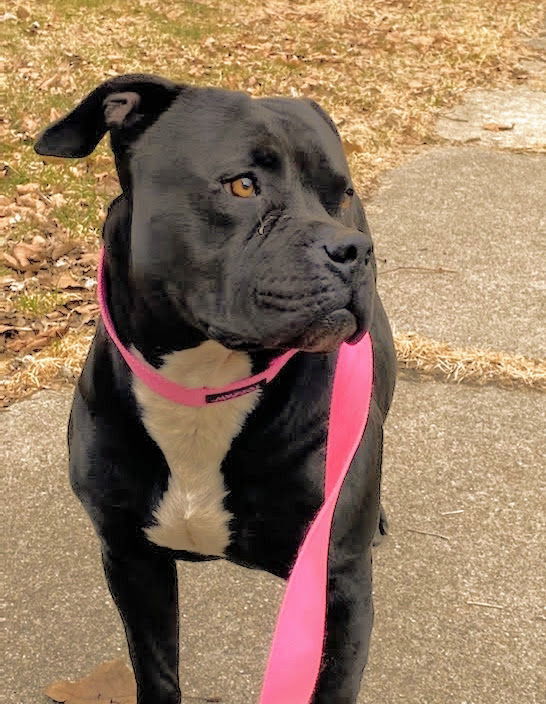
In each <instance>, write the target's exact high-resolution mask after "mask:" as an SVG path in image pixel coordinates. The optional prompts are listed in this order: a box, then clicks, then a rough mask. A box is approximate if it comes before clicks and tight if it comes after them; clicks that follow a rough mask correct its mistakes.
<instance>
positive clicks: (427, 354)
mask: <svg viewBox="0 0 546 704" xmlns="http://www.w3.org/2000/svg"><path fill="white" fill-rule="evenodd" d="M395 344H396V354H397V357H398V363H399V365H400V367H401V368H405V369H413V370H416V371H419V372H422V373H424V374H428V375H430V376H433V377H436V378H440V379H442V380H443V381H453V382H456V383H461V382H470V383H475V384H497V385H499V386H507V387H516V386H517V387H520V388H528V389H534V390H537V391H546V361H544V360H542V359H531V358H530V357H523V356H521V355H509V354H506V353H504V352H496V351H490V350H479V349H476V348H469V349H460V348H453V347H451V346H450V345H448V344H446V343H444V342H438V341H436V340H430V339H428V338H426V337H421V336H420V335H419V334H417V333H415V332H408V333H402V334H398V335H396V337H395Z"/></svg>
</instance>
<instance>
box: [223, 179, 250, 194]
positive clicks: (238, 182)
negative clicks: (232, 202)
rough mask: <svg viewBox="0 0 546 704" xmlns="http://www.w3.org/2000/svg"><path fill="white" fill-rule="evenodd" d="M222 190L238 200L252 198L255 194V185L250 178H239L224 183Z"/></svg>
mask: <svg viewBox="0 0 546 704" xmlns="http://www.w3.org/2000/svg"><path fill="white" fill-rule="evenodd" d="M224 188H225V189H226V191H228V193H231V194H232V195H234V196H237V197H238V198H252V196H255V195H256V194H257V192H258V191H257V189H256V184H255V183H254V181H253V180H252V179H251V178H250V176H239V178H236V179H234V180H233V181H228V182H227V183H224Z"/></svg>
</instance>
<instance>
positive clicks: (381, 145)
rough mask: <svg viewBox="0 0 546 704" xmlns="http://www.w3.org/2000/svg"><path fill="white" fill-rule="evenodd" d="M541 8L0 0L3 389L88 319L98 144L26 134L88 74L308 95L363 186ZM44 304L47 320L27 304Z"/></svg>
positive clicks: (515, 41) (30, 382)
mask: <svg viewBox="0 0 546 704" xmlns="http://www.w3.org/2000/svg"><path fill="white" fill-rule="evenodd" d="M541 8H542V4H541V3H537V2H536V0H495V1H493V0H476V2H468V0H368V2H357V0H345V1H342V0H321V1H320V2H307V1H303V2H296V1H293V2H290V1H288V0H270V2H268V3H261V2H247V3H241V4H237V3H233V2H231V0H230V1H229V2H228V1H227V0H202V1H201V2H178V1H175V0H162V1H161V2H160V0H136V1H135V0H131V2H129V1H128V0H119V1H118V2H116V3H111V2H109V1H107V0H86V2H85V3H84V2H81V1H80V0H26V1H25V0H8V2H7V5H5V10H4V11H7V15H5V16H4V18H5V19H4V21H3V22H1V23H0V36H1V38H2V40H3V45H4V49H3V52H2V62H1V64H0V66H1V67H2V68H1V70H2V74H1V75H0V81H1V84H2V87H3V90H4V93H5V96H6V105H7V110H6V115H5V116H4V118H3V121H2V122H0V139H1V140H2V143H3V145H4V146H3V147H2V152H1V155H0V176H2V175H3V178H2V177H0V257H1V256H2V252H3V253H4V254H5V255H7V259H6V258H4V261H3V262H1V264H2V266H0V287H1V288H2V290H3V292H4V294H3V299H2V300H1V301H0V363H1V364H2V365H3V368H4V371H5V372H6V373H7V374H8V381H7V383H6V384H4V385H3V390H4V392H5V394H7V398H8V400H9V399H12V398H15V397H17V396H19V395H20V394H24V393H26V392H27V391H28V390H29V389H34V388H40V386H41V385H49V384H51V383H53V379H55V378H56V376H55V375H56V374H57V376H59V371H58V370H60V369H61V370H62V369H65V368H69V369H72V366H70V365H71V363H70V362H68V361H67V360H68V358H69V357H70V355H71V354H72V352H70V345H71V341H73V340H77V342H76V343H75V349H74V351H73V355H74V359H75V358H76V356H77V355H78V354H80V352H81V350H80V347H79V346H80V342H79V340H80V339H81V338H82V335H83V336H84V337H85V336H88V334H89V333H88V332H87V331H84V332H82V333H76V332H74V331H75V330H77V328H78V326H80V325H82V324H84V323H88V320H89V315H90V312H89V311H90V310H91V306H92V300H93V297H94V290H93V286H92V280H93V276H94V271H93V266H94V265H93V254H94V253H96V251H97V248H98V243H99V239H100V235H99V233H100V226H101V221H102V218H103V216H104V206H105V204H106V203H107V202H108V200H109V199H110V198H111V197H112V195H114V194H115V192H116V189H117V187H116V184H115V180H114V178H113V177H112V174H113V169H112V163H111V159H110V156H109V155H108V153H107V149H106V147H105V146H104V145H102V146H101V147H100V148H99V149H98V150H97V152H96V153H95V154H94V155H92V156H91V157H89V158H88V159H84V160H78V161H75V162H65V163H63V162H60V163H59V162H55V161H51V160H49V161H47V162H45V161H43V160H42V159H40V158H38V157H37V156H36V154H35V153H34V152H33V149H32V143H33V139H34V137H35V135H36V134H37V132H38V131H39V130H40V129H41V128H42V127H43V126H44V125H45V124H46V123H47V122H48V121H49V120H51V119H54V118H55V117H57V116H59V115H60V114H62V112H64V111H66V110H68V109H69V108H70V107H71V106H72V105H73V104H74V103H75V102H76V101H77V100H79V99H81V97H82V96H83V95H85V93H86V92H87V91H88V90H90V89H92V88H93V87H94V86H95V85H96V84H97V83H99V82H100V81H102V80H104V79H105V78H107V77H109V76H111V75H115V74H119V73H126V72H134V71H138V72H149V73H159V74H163V75H166V76H168V77H171V78H173V79H175V80H178V81H182V82H192V83H198V84H210V85H219V86H224V87H226V88H232V89H238V90H245V91H247V92H249V93H251V94H253V95H271V94H288V95H305V96H308V97H313V98H314V99H316V100H318V101H319V102H320V103H321V104H322V105H324V107H325V108H326V109H327V110H329V111H330V112H331V114H332V115H333V117H334V118H335V120H336V121H337V123H338V125H339V126H340V130H341V133H342V136H343V138H344V140H345V143H346V148H347V152H348V155H349V161H350V164H351V168H352V170H353V173H354V175H355V181H356V184H357V186H358V187H359V189H360V191H361V193H363V194H364V195H369V194H370V193H371V192H372V190H373V188H374V184H375V182H376V179H377V177H378V175H380V174H381V173H382V172H383V171H384V170H385V169H387V168H389V167H391V166H393V165H394V164H396V163H398V162H399V161H401V160H402V159H403V158H404V156H405V155H406V154H407V153H408V152H410V151H412V150H415V149H417V148H418V147H419V146H420V145H422V144H423V143H430V142H433V141H434V140H435V137H434V136H433V134H432V132H433V130H432V126H433V123H434V120H435V119H436V117H437V115H438V113H439V112H440V111H442V110H444V109H446V108H447V107H448V106H449V105H451V104H452V103H454V102H456V101H457V100H458V99H459V98H460V96H461V94H462V93H463V92H464V91H466V90H467V89H469V88H471V87H475V86H483V85H488V86H492V85H495V86H499V85H503V84H506V83H509V82H512V83H513V82H514V81H518V82H524V81H525V80H526V75H525V72H523V71H522V70H521V69H519V68H518V61H519V58H520V56H521V55H522V54H523V53H524V49H523V48H522V46H521V39H522V38H524V37H526V36H530V35H532V34H533V33H534V31H535V29H536V27H537V26H538V22H539V20H540V14H541ZM30 185H32V187H33V188H32V189H31V190H30V191H28V189H27V187H28V186H30ZM37 238H38V239H37ZM21 244H23V245H24V246H26V247H27V248H28V247H32V246H34V247H36V248H38V249H39V250H40V251H39V253H38V254H37V255H36V256H35V257H34V259H32V257H30V260H29V261H28V266H27V265H26V264H24V262H23V264H24V265H21V263H20V262H21V259H20V257H19V258H18V256H15V257H14V255H16V254H17V248H19V253H20V252H21ZM71 245H77V246H75V247H72V249H70V246H71ZM67 248H68V249H67ZM65 249H67V253H66V254H62V255H60V256H57V254H58V252H60V251H63V252H64V250H65ZM23 250H24V247H23ZM23 255H24V251H23ZM40 257H41V258H40ZM86 257H91V258H87V259H86ZM58 267H60V268H58ZM59 272H61V273H63V274H66V276H65V278H64V279H62V283H61V279H60V278H59V277H58V276H57V274H58V273H59ZM53 274H55V275H53ZM67 277H68V279H67ZM70 277H71V278H70ZM67 292H69V293H70V296H69V298H70V301H69V302H68V303H65V301H66V300H67V296H66V295H65V294H66V293H67ZM25 296H26V298H25ZM21 297H23V298H21ZM55 297H57V300H58V301H59V305H58V306H57V308H56V309H55V310H54V311H52V310H51V304H52V302H53V301H55ZM21 301H23V305H21ZM25 302H26V303H28V305H27V306H26V310H27V312H28V316H27V318H25ZM46 310H47V311H48V312H47V316H49V317H48V318H47V320H45V317H44V316H45V314H44V315H43V316H42V318H39V317H37V312H38V311H46ZM44 321H45V322H44ZM5 328H8V329H7V330H6V329H5ZM67 331H68V332H67ZM61 334H67V335H69V337H67V341H66V346H65V347H63V348H62V349H61V347H59V342H58V340H56V341H54V342H53V343H52V344H51V345H49V346H48V347H46V348H45V349H42V350H40V351H39V352H36V354H35V357H34V358H33V357H29V355H28V352H32V351H37V350H38V349H39V347H40V346H41V345H43V344H46V343H47V342H48V340H46V337H48V336H49V337H51V339H53V340H55V338H56V336H58V335H61ZM25 336H26V337H25ZM19 338H21V339H19ZM34 344H35V347H34V348H33V345H34ZM33 360H35V361H33ZM74 363H75V364H77V362H74ZM67 364H68V366H67ZM33 365H34V366H35V368H33ZM55 369H56V370H57V372H55ZM59 378H62V374H61V375H60V376H59ZM55 383H56V382H55Z"/></svg>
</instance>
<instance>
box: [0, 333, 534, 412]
mask: <svg viewBox="0 0 546 704" xmlns="http://www.w3.org/2000/svg"><path fill="white" fill-rule="evenodd" d="M91 337H92V331H90V330H89V329H86V330H80V331H74V330H73V331H70V332H68V333H67V334H66V335H65V336H64V337H63V338H62V339H60V340H58V341H56V342H54V343H53V344H52V345H51V346H50V347H48V348H47V349H45V350H41V351H40V352H37V353H36V354H35V355H27V356H25V357H23V358H21V359H12V360H10V361H9V362H6V361H4V362H3V363H2V362H0V377H5V381H2V382H0V406H1V405H3V403H2V401H4V404H5V405H7V402H9V401H10V400H12V399H15V398H17V399H20V398H23V397H24V396H28V395H29V394H31V393H33V392H34V391H37V390H39V389H44V388H48V389H57V388H60V387H61V386H64V385H66V384H67V383H68V384H73V383H74V381H75V379H77V377H78V375H79V372H80V369H81V365H82V363H83V360H84V359H85V355H86V354H87V349H88V347H89V343H90V341H91ZM395 345H396V353H397V357H398V363H399V367H400V368H401V369H410V370H416V371H419V372H421V373H423V374H426V375H428V376H431V377H434V378H435V379H441V380H442V381H447V382H454V383H461V382H467V383H468V382H470V383H474V384H496V385H498V386H504V387H508V388H514V387H518V388H527V389H533V390H537V391H546V362H545V361H544V360H537V359H530V358H529V357H523V356H512V355H508V354H505V353H502V352H495V351H485V350H479V349H475V348H473V349H458V348H453V347H451V346H450V345H448V344H446V343H443V342H437V341H436V340H430V339H428V338H426V337H421V336H420V335H418V334H417V333H414V332H408V333H400V334H398V335H396V336H395Z"/></svg>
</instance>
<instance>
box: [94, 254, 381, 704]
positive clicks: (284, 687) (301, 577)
mask: <svg viewBox="0 0 546 704" xmlns="http://www.w3.org/2000/svg"><path fill="white" fill-rule="evenodd" d="M98 298H99V305H100V310H101V316H102V319H103V322H104V325H105V327H106V330H107V331H108V334H109V335H110V337H111V338H112V341H113V342H114V344H115V345H116V347H117V348H118V350H119V352H120V354H121V355H122V357H123V358H124V359H125V361H126V362H127V364H128V365H129V368H130V369H131V370H132V372H133V373H134V374H135V376H137V377H139V378H140V379H141V380H142V381H143V382H144V383H145V384H147V386H149V387H150V388H151V389H152V390H153V391H155V392H156V393H158V394H159V395H161V396H163V397H165V398H167V399H169V400H171V401H175V402H176V403H181V404H183V405H189V406H204V405H206V404H209V403H216V402H219V401H225V400H228V399H230V398H235V397H236V396H240V395H242V394H245V393H249V392H250V391H253V390H255V389H256V388H260V387H261V386H263V385H264V384H265V383H267V382H268V381H270V380H271V379H272V378H273V377H274V376H275V375H276V374H278V372H279V371H280V370H281V369H282V367H283V366H284V365H285V364H286V362H288V360H289V359H290V358H291V357H293V356H294V354H296V352H297V351H298V350H290V351H289V352H286V353H285V354H283V355H281V356H280V357H278V358H276V359H275V360H274V361H273V362H272V363H271V364H270V366H269V367H268V368H267V369H266V370H265V372H262V373H261V374H256V375H255V376H252V377H249V378H247V379H244V380H242V381H238V382H235V383H233V384H229V385H228V386H225V387H222V388H219V389H218V388H215V389H209V388H203V389H188V388H185V387H183V386H180V385H179V384H175V383H174V382H171V381H168V380H167V379H165V377H163V376H162V375H161V374H160V373H158V372H157V371H156V370H155V369H154V368H153V367H152V366H151V365H150V364H148V363H147V362H145V361H144V360H142V359H139V358H137V357H135V355H134V354H132V353H131V352H130V351H129V350H128V349H127V348H126V347H124V346H123V344H122V343H121V341H120V339H119V338H118V336H117V334H116V331H115V328H114V325H113V322H112V319H111V317H110V313H109V311H108V307H107V305H106V292H105V283H104V252H103V251H101V254H100V257H99V271H98ZM241 384H243V385H241ZM372 384H373V350H372V343H371V339H370V335H369V334H367V335H366V336H365V337H364V338H363V339H362V340H360V342H358V343H356V344H354V345H348V344H345V343H344V344H342V345H341V347H340V350H339V355H338V359H337V364H336V370H335V375H334V385H333V391H332V400H331V404H330V418H329V427H328V439H327V444H326V473H325V489H324V494H325V501H324V503H323V505H322V508H321V509H320V511H319V512H318V514H317V515H316V517H315V519H314V520H313V522H312V524H311V527H310V529H309V531H308V533H307V535H306V537H305V540H304V541H303V543H302V545H301V547H300V549H299V552H298V557H297V559H296V562H295V564H294V567H293V569H292V572H291V574H290V577H289V579H288V583H287V586H286V591H285V594H284V599H283V602H282V606H281V609H280V613H279V616H278V618H277V625H276V628H275V635H274V637H273V643H272V645H271V649H270V652H269V659H268V663H267V668H266V672H265V677H264V683H263V687H262V693H261V695H260V700H259V704H309V703H310V701H311V698H312V696H313V693H314V691H315V687H316V684H317V680H318V676H319V672H320V665H321V661H322V654H323V648H324V641H325V636H326V611H327V603H326V599H327V593H328V549H329V546H330V534H331V530H332V523H333V519H334V511H335V508H336V504H337V501H338V498H339V494H340V492H341V487H342V486H343V481H344V480H345V477H346V476H347V472H348V471H349V467H350V465H351V461H352V459H353V457H354V454H355V452H356V450H357V448H358V446H359V444H360V441H361V439H362V436H363V434H364V430H365V428H366V424H367V421H368V414H369V410H370V402H371V397H372Z"/></svg>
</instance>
